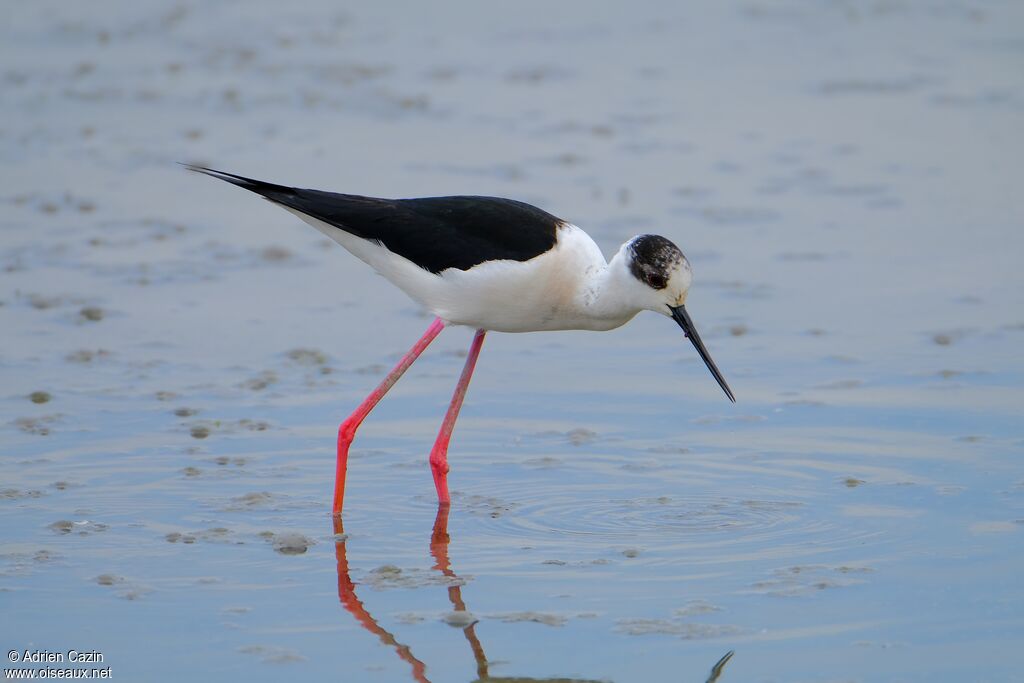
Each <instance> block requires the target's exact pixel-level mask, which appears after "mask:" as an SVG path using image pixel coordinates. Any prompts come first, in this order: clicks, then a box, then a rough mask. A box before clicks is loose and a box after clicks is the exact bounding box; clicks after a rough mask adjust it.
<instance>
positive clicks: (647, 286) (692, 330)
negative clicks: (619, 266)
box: [621, 235, 736, 403]
mask: <svg viewBox="0 0 1024 683" xmlns="http://www.w3.org/2000/svg"><path fill="white" fill-rule="evenodd" d="M621 254H622V256H623V257H624V259H625V264H626V267H627V270H628V271H629V273H630V275H632V277H633V279H635V281H636V282H637V283H639V285H640V286H639V287H631V288H630V289H631V290H632V291H633V294H634V295H635V296H636V298H637V300H638V303H639V305H640V306H641V307H642V308H644V309H646V310H649V311H654V312H655V313H660V314H662V315H665V316H668V317H670V318H672V319H673V320H675V321H676V323H678V324H679V327H681V328H682V329H683V333H684V334H685V335H686V336H687V337H689V339H690V341H691V342H693V345H694V347H695V348H696V349H697V353H699V354H700V357H701V359H702V360H703V361H704V364H705V365H707V366H708V370H710V371H711V374H712V375H714V376H715V379H716V380H717V381H718V384H719V386H721V387H722V390H723V391H725V395H726V396H728V397H729V400H730V401H732V402H733V403H735V402H736V398H735V397H734V396H733V394H732V391H731V390H730V389H729V385H728V384H726V383H725V378H724V377H722V373H721V372H719V370H718V366H716V365H715V362H714V361H713V360H711V355H710V354H709V353H708V350H707V348H705V346H704V342H703V341H701V338H700V335H699V334H698V333H697V327H696V326H695V325H694V324H693V320H691V319H690V315H689V314H688V313H687V312H686V305H685V304H686V296H687V294H689V291H690V283H691V282H692V281H693V271H692V270H691V268H690V262H689V261H687V260H686V257H685V256H683V252H682V251H680V249H679V247H677V246H676V245H675V244H673V243H672V242H671V241H670V240H667V239H665V238H664V237H661V236H660V235H639V236H637V237H634V238H633V239H631V240H630V241H628V242H626V243H625V244H624V245H622V252H621Z"/></svg>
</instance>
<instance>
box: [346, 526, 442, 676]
mask: <svg viewBox="0 0 1024 683" xmlns="http://www.w3.org/2000/svg"><path fill="white" fill-rule="evenodd" d="M334 533H335V535H336V536H337V538H338V539H339V540H338V541H336V542H335V544H334V556H335V558H336V559H337V560H338V600H339V601H340V602H341V606H342V607H344V608H345V610H346V611H348V613H349V614H351V615H352V616H353V617H355V619H356V621H357V622H359V625H360V626H362V627H363V628H365V629H366V630H367V631H369V632H370V633H372V634H374V635H375V636H377V637H378V638H380V642H382V643H384V644H385V645H388V646H390V647H392V648H394V650H395V652H396V653H397V654H398V656H399V657H401V658H402V659H403V660H405V661H406V662H409V664H410V665H411V666H412V677H413V680H415V681H420V682H421V683H430V679H428V678H427V676H426V670H427V665H426V664H424V663H423V662H421V661H420V660H418V659H416V657H414V656H413V654H412V650H410V649H409V646H408V645H403V644H402V643H400V642H398V640H396V639H395V637H394V636H393V635H391V633H390V632H389V631H388V630H387V629H385V628H384V627H383V626H381V625H380V624H378V623H377V620H376V619H374V618H373V616H372V615H371V614H370V613H369V612H368V611H367V610H366V607H364V606H363V603H362V602H361V601H360V600H359V598H358V597H356V586H355V584H354V583H353V582H352V578H351V576H350V575H349V569H348V554H347V552H346V550H345V541H344V538H345V536H344V533H345V530H344V527H343V526H342V521H341V517H340V516H335V517H334Z"/></svg>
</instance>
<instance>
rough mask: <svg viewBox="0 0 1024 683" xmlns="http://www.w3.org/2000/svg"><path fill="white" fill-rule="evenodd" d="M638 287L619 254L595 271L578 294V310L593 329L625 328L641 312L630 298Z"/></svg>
mask: <svg viewBox="0 0 1024 683" xmlns="http://www.w3.org/2000/svg"><path fill="white" fill-rule="evenodd" d="M636 286H637V282H636V278H634V277H633V276H632V274H630V272H629V270H628V267H627V266H626V261H625V259H624V258H623V256H622V254H621V252H620V253H618V254H616V255H615V256H614V257H613V258H612V260H611V261H609V262H608V264H607V265H606V266H604V267H603V268H600V269H598V270H597V271H595V272H594V273H593V274H592V275H591V277H590V278H589V282H588V283H587V285H586V287H584V288H583V291H582V292H581V297H582V300H581V302H580V303H581V307H582V308H583V310H584V311H585V312H586V315H587V317H588V318H589V319H590V320H591V321H593V324H594V328H593V329H596V330H611V329H614V328H616V327H619V326H620V325H625V324H626V323H627V322H629V321H630V320H632V319H633V316H635V315H636V314H637V313H639V312H640V311H641V310H642V308H643V307H642V306H638V305H637V304H636V300H635V297H633V296H631V294H632V293H633V289H634V288H635V287H636Z"/></svg>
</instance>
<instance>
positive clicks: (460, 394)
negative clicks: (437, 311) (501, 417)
mask: <svg viewBox="0 0 1024 683" xmlns="http://www.w3.org/2000/svg"><path fill="white" fill-rule="evenodd" d="M485 334H487V330H477V331H476V335H475V336H474V337H473V344H472V345H471V346H470V347H469V356H467V357H466V364H465V365H464V366H463V367H462V376H461V377H459V383H458V384H457V385H456V387H455V394H454V395H453V396H452V402H451V404H450V405H449V406H448V412H447V413H446V414H445V416H444V422H442V423H441V431H440V432H439V433H438V435H437V441H435V442H434V447H433V448H432V449H430V469H431V471H432V472H433V473H434V487H435V488H436V489H437V502H438V503H440V504H441V505H448V504H449V503H451V497H450V496H449V495H448V442H449V441H451V439H452V430H453V429H455V420H457V419H458V417H459V410H460V409H461V408H462V400H463V399H464V398H466V389H468V388H469V379H470V378H471V377H472V376H473V368H475V367H476V359H477V356H479V355H480V347H481V346H483V344H484V335H485Z"/></svg>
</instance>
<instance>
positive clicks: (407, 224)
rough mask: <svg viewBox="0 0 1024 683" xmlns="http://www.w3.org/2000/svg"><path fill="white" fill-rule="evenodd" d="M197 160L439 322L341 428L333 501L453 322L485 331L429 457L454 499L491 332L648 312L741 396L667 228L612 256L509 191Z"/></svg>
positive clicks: (594, 323)
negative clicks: (387, 398) (323, 178)
mask: <svg viewBox="0 0 1024 683" xmlns="http://www.w3.org/2000/svg"><path fill="white" fill-rule="evenodd" d="M184 166H185V167H186V168H188V169H189V170H191V171H195V172H197V173H202V174H205V175H208V176H211V177H213V178H218V179H220V180H223V181H226V182H228V183H231V184H232V185H236V186H238V187H241V188H243V189H245V190H249V191H250V192H253V193H255V194H257V195H260V196H261V197H263V198H264V199H267V200H269V201H270V202H272V203H274V204H277V205H278V206H280V207H282V208H284V209H286V210H288V211H290V212H291V213H293V214H295V215H296V216H298V217H299V218H301V219H302V220H303V221H305V222H306V223H308V224H309V225H311V226H313V227H314V228H316V229H317V230H319V231H320V232H321V233H323V234H324V235H326V236H327V237H329V238H330V239H332V240H333V241H335V242H337V243H338V244H340V245H341V246H343V247H344V248H345V249H347V250H348V251H349V252H351V253H352V254H353V255H354V256H356V257H357V258H359V259H360V260H362V261H364V262H365V263H367V264H368V265H369V266H370V267H372V268H373V269H374V270H375V271H377V273H379V274H380V275H382V276H384V278H386V279H387V280H389V281H390V282H392V283H393V284H394V285H396V286H397V287H398V288H399V289H401V290H402V291H403V292H405V293H406V294H407V295H408V296H409V297H410V298H412V299H413V300H414V301H416V302H417V303H419V304H420V305H421V306H422V307H423V308H425V309H426V310H428V311H430V313H431V314H433V316H434V320H433V322H431V324H430V326H429V327H428V328H427V330H426V332H424V333H423V335H422V336H421V337H420V338H419V340H418V341H417V342H416V343H415V344H414V345H413V346H412V348H411V349H409V351H408V352H406V354H405V355H404V356H402V358H401V359H400V360H399V361H398V363H397V365H395V367H394V368H393V369H392V370H391V371H390V372H389V373H388V374H387V375H386V376H385V377H384V379H383V380H382V381H381V383H380V385H378V386H377V388H376V389H374V390H373V391H372V392H371V393H370V394H369V396H367V397H366V399H365V400H364V401H363V402H362V403H360V404H359V406H358V407H357V408H356V409H355V411H353V412H352V414H351V415H349V416H348V418H346V419H345V421H344V422H342V423H341V425H340V426H339V427H338V441H337V462H336V468H335V481H334V499H333V506H332V512H333V514H334V515H335V516H340V515H341V511H342V507H343V504H344V497H345V479H346V475H347V471H348V452H349V447H350V446H351V444H352V441H353V440H354V439H355V435H356V430H357V429H358V428H359V425H360V424H362V422H363V420H364V419H365V418H366V416H367V415H369V413H370V411H371V410H373V408H374V407H375V406H376V405H377V403H378V402H380V400H381V399H382V398H383V397H384V395H385V394H386V393H387V392H388V390H389V389H390V388H391V387H392V386H394V384H395V382H397V381H398V379H399V378H400V377H401V376H402V375H403V374H404V373H405V371H406V370H408V369H409V366H411V365H412V364H413V362H415V360H416V359H417V358H419V356H420V354H422V353H423V351H424V350H425V349H426V348H427V346H429V345H430V343H431V342H432V341H433V340H434V339H435V338H436V337H437V336H438V335H439V334H440V333H441V331H442V330H443V329H444V328H445V327H449V326H466V327H471V328H474V329H475V330H476V332H475V334H474V335H473V341H472V343H471V344H470V347H469V352H468V354H467V356H466V361H465V365H464V366H463V369H462V374H461V375H460V377H459V380H458V383H457V384H456V387H455V392H454V394H453V396H452V399H451V402H450V403H449V406H448V410H447V412H446V413H445V417H444V421H443V422H442V424H441V428H440V430H439V432H438V435H437V439H436V440H435V441H434V445H433V447H432V448H431V451H430V457H429V463H430V468H431V472H432V474H433V478H434V487H435V489H436V491H437V499H438V503H439V504H440V505H442V506H448V505H450V503H451V496H450V494H449V491H448V478H447V477H448V472H449V469H450V468H449V465H448V446H449V443H450V441H451V436H452V431H453V430H454V428H455V421H456V419H458V416H459V411H460V410H461V408H462V403H463V400H464V399H465V396H466V390H467V389H468V387H469V381H470V379H471V378H472V376H473V370H474V368H475V367H476V362H477V358H478V357H479V355H480V350H481V348H482V346H483V342H484V336H485V335H486V334H487V332H541V331H551V330H593V331H606V330H612V329H615V328H617V327H620V326H622V325H624V324H626V323H627V322H629V321H630V320H632V319H633V317H634V316H636V315H637V314H638V313H640V312H641V311H653V312H655V313H659V314H661V315H664V316H666V317H668V318H671V319H672V320H674V321H675V322H676V324H678V325H679V327H680V328H682V331H683V334H684V335H685V336H686V337H687V338H688V339H689V340H690V342H691V343H692V344H693V346H694V348H695V349H696V350H697V353H698V354H699V355H700V357H701V359H702V360H703V361H704V364H705V365H706V366H707V368H708V370H710V371H711V374H712V375H713V376H714V378H715V380H716V381H717V382H718V385H719V386H720V387H721V388H722V390H723V391H724V392H725V395H726V396H727V397H728V398H729V400H730V401H732V402H733V403H735V402H736V397H735V396H734V395H733V392H732V390H731V389H730V388H729V385H728V384H727V383H726V381H725V378H724V377H723V376H722V373H721V372H720V371H719V369H718V366H717V365H715V362H714V360H712V358H711V355H710V353H708V350H707V347H705V345H704V342H703V341H702V340H701V337H700V334H699V333H698V332H697V327H696V325H694V323H693V320H692V319H691V318H690V315H689V313H688V312H687V309H686V300H687V295H688V294H689V290H690V285H691V283H692V281H693V270H692V268H691V266H690V262H689V261H688V260H687V259H686V256H684V255H683V252H682V251H681V250H680V249H679V247H677V246H676V245H675V244H674V243H673V242H672V241H670V240H669V239H667V238H665V237H662V236H660V235H650V234H644V235H637V236H635V237H632V238H631V239H629V240H627V241H626V242H625V243H624V244H623V245H622V246H621V247H620V248H619V250H618V252H616V253H615V255H614V256H613V257H612V258H611V260H606V259H605V257H604V254H603V253H602V252H601V249H600V247H598V246H597V243H596V242H594V240H593V239H592V238H591V237H590V236H589V235H588V234H587V233H586V232H584V231H583V230H582V229H581V228H579V227H577V226H576V225H574V224H572V223H570V222H568V221H565V220H562V219H561V218H557V217H555V216H553V215H552V214H550V213H547V212H546V211H543V210H541V209H539V208H537V207H535V206H532V205H530V204H527V203H524V202H520V201H516V200H514V199H505V198H501V197H481V196H467V195H459V196H446V197H422V198H416V199H383V198H378V197H366V196H362V195H355V194H343V193H337V192H325V191H322V190H310V189H302V188H297V187H290V186H287V185H277V184H274V183H269V182H264V181H261V180H254V179H252V178H246V177H244V176H240V175H235V174H233V173H225V172H223V171H217V170H214V169H212V168H207V167H205V166H199V165H193V164H184Z"/></svg>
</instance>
